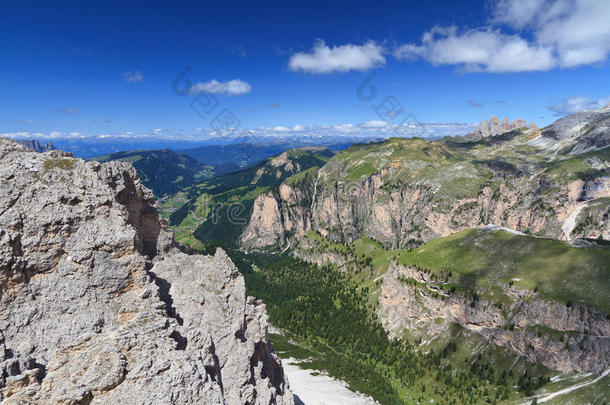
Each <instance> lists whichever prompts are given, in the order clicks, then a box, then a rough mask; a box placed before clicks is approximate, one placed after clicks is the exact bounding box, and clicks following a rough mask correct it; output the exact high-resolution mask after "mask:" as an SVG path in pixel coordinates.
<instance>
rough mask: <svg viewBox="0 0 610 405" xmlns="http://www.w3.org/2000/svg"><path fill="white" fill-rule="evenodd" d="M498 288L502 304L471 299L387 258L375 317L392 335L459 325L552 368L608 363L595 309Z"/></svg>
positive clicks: (607, 323) (597, 368)
mask: <svg viewBox="0 0 610 405" xmlns="http://www.w3.org/2000/svg"><path fill="white" fill-rule="evenodd" d="M409 281H411V282H410V283H409ZM502 291H503V293H504V294H506V300H505V301H506V302H505V303H503V304H499V303H492V302H490V301H488V300H486V299H476V300H474V299H473V298H472V297H469V296H467V295H465V294H462V293H449V292H446V291H443V290H441V289H440V288H439V286H438V283H434V282H433V281H432V280H431V278H430V275H429V274H427V273H425V272H422V271H418V270H417V269H414V268H410V267H407V266H402V265H399V264H396V263H392V264H391V265H390V267H389V269H388V271H387V272H386V273H385V275H384V276H383V282H382V284H381V295H380V298H379V302H380V315H381V316H380V317H381V320H382V322H383V324H384V327H385V328H386V329H387V330H388V331H389V332H390V335H391V336H394V337H398V336H401V334H402V333H404V332H405V331H415V332H416V333H420V334H423V335H424V336H436V335H439V334H442V333H444V332H447V331H448V330H449V328H450V325H451V324H459V325H460V326H461V327H462V328H465V329H467V330H470V331H473V332H475V333H478V334H480V335H481V336H483V337H484V338H485V339H486V340H487V341H489V342H492V343H494V344H496V345H499V346H503V347H505V348H507V349H508V350H510V351H512V352H514V353H516V354H518V355H519V356H523V357H524V358H526V359H527V360H528V361H530V362H537V363H540V364H543V365H545V366H546V367H549V368H550V369H553V370H558V371H563V372H571V371H579V372H596V373H597V372H601V371H603V370H605V369H606V368H607V367H608V365H609V364H608V359H610V341H608V335H610V320H608V319H607V318H606V317H605V316H604V315H603V314H601V313H600V312H599V311H597V310H595V309H593V308H590V307H587V306H586V305H584V304H576V305H573V306H566V305H564V304H560V303H558V302H555V301H549V300H546V299H543V298H542V297H541V296H540V295H539V294H536V293H534V292H532V291H529V290H523V289H519V288H517V287H515V286H510V285H504V286H503V288H502Z"/></svg>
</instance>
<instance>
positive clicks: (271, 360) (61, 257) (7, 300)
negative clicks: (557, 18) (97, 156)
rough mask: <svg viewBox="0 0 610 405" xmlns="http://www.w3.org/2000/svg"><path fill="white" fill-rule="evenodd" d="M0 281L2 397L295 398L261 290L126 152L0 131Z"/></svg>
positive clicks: (74, 400)
mask: <svg viewBox="0 0 610 405" xmlns="http://www.w3.org/2000/svg"><path fill="white" fill-rule="evenodd" d="M0 294H1V296H0V300H1V304H0V368H1V370H2V373H0V397H1V398H2V400H3V402H4V403H15V404H17V403H62V404H88V403H108V404H116V403H149V404H165V403H183V404H186V403H205V404H274V403H275V404H292V403H293V397H292V394H291V392H290V389H289V387H288V383H287V381H286V379H285V378H284V375H283V370H282V366H281V362H280V360H279V358H278V357H277V356H276V355H275V353H274V352H273V350H272V348H271V345H270V342H269V340H268V337H267V326H268V323H267V315H266V311H265V306H264V304H263V303H262V302H260V301H256V300H254V299H252V298H251V297H246V295H245V285H244V280H243V278H242V277H241V275H240V274H239V272H238V271H237V269H236V268H235V266H234V265H233V264H232V262H231V261H230V259H229V258H228V257H227V256H226V254H225V253H224V252H223V251H222V250H218V251H217V252H216V255H215V256H187V255H185V254H182V253H179V252H178V251H177V249H175V248H174V247H173V240H172V238H171V235H170V234H169V233H168V232H166V231H165V229H164V226H163V224H162V223H161V222H160V221H159V217H158V215H157V211H156V208H155V205H154V199H153V196H152V193H151V192H150V190H148V189H147V188H145V187H143V186H142V185H141V183H140V180H139V179H138V177H137V175H136V173H135V170H134V169H133V167H132V166H130V165H128V164H126V163H121V162H111V163H107V164H100V163H97V162H84V161H82V160H79V159H73V158H72V157H71V156H70V155H68V154H65V153H62V152H57V151H54V152H47V153H43V154H38V153H34V152H31V151H30V150H28V149H27V148H26V147H25V146H21V145H18V144H16V143H14V142H12V141H8V140H4V139H0Z"/></svg>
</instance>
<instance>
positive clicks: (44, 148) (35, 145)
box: [15, 139, 57, 153]
mask: <svg viewBox="0 0 610 405" xmlns="http://www.w3.org/2000/svg"><path fill="white" fill-rule="evenodd" d="M15 142H17V143H20V144H21V145H25V146H27V147H28V148H30V149H32V150H33V151H34V152H39V153H44V152H50V151H52V150H56V149H57V148H56V147H55V146H54V145H53V144H52V143H51V142H47V143H45V144H44V145H42V144H40V142H38V141H37V140H36V139H32V140H27V141H15Z"/></svg>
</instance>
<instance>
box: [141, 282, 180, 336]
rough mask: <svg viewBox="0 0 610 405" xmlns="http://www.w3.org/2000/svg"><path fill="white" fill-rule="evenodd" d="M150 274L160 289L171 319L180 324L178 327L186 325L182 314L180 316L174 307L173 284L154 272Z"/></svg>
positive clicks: (160, 296) (160, 295)
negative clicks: (171, 291) (171, 290)
mask: <svg viewBox="0 0 610 405" xmlns="http://www.w3.org/2000/svg"><path fill="white" fill-rule="evenodd" d="M148 274H150V275H151V277H152V279H153V280H154V282H155V284H156V285H157V287H159V298H161V301H163V302H164V303H165V310H166V311H167V314H168V315H169V316H170V317H172V318H174V319H175V320H176V321H177V322H178V325H180V326H182V325H183V324H184V319H182V317H181V316H180V314H178V312H177V311H176V307H174V299H173V298H172V295H171V294H170V292H169V291H170V289H171V288H172V285H171V283H170V282H168V281H167V280H164V279H162V278H160V277H157V275H156V274H155V273H153V272H152V271H149V272H148Z"/></svg>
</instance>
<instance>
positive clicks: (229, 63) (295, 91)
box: [0, 0, 610, 138]
mask: <svg viewBox="0 0 610 405" xmlns="http://www.w3.org/2000/svg"><path fill="white" fill-rule="evenodd" d="M608 21H610V2H607V1H598V0H595V1H593V0H529V1H525V0H498V1H487V2H455V1H439V2H421V1H417V2H405V1H400V2H398V1H397V2H385V1H378V2H370V1H366V2H364V1H363V2H358V1H350V2H322V1H320V2H317V1H313V2H303V3H302V4H300V5H297V4H293V2H272V1H267V2H252V1H249V2H213V3H212V2H169V1H157V2H125V1H122V2H114V1H105V2H100V3H94V2H61V4H60V5H53V4H50V3H49V2H42V1H41V2H30V1H21V2H11V3H5V4H3V6H2V8H1V10H0V61H1V64H0V69H1V73H2V74H1V75H0V90H1V94H2V95H3V97H0V134H5V135H12V136H15V137H18V136H21V137H33V136H35V137H39V138H44V137H48V136H55V137H60V136H70V134H72V136H76V134H79V135H78V136H99V135H114V136H142V135H144V134H145V135H151V136H158V137H191V138H193V137H194V138H197V137H203V136H209V135H210V133H214V128H217V124H214V123H213V120H214V118H216V116H217V115H218V113H220V112H222V111H225V109H226V110H227V111H230V113H231V114H232V117H233V118H235V119H236V120H237V121H234V122H236V123H239V128H240V130H242V129H245V128H251V129H257V128H258V129H260V128H265V129H264V130H265V131H271V132H273V131H276V132H278V133H286V132H290V131H301V132H302V131H309V130H312V131H313V130H314V129H315V130H317V131H318V132H320V133H328V134H333V133H335V132H334V131H341V129H343V130H347V131H349V128H360V129H366V130H367V131H377V130H379V128H381V127H382V124H381V123H380V122H379V121H381V120H383V119H384V117H383V116H382V114H380V113H379V111H380V110H379V107H380V106H382V105H385V104H387V102H388V101H387V100H391V102H392V103H394V105H395V106H396V103H399V105H400V106H401V107H402V110H401V111H400V115H401V117H402V116H404V117H408V120H412V121H414V122H418V123H424V124H431V123H436V124H435V125H436V126H434V125H430V128H432V129H431V130H430V131H431V132H430V133H429V134H428V135H431V134H432V133H433V132H435V131H438V130H439V129H438V128H444V129H445V130H447V131H449V132H451V131H454V132H456V133H460V132H463V131H465V129H464V128H467V126H464V125H463V124H471V123H476V122H479V121H481V120H483V119H485V118H488V117H489V116H490V115H492V114H496V115H499V116H501V117H503V116H508V117H509V118H511V119H514V118H517V117H522V118H524V119H526V120H527V121H534V122H536V123H538V124H539V125H546V124H548V123H550V122H552V121H553V120H555V119H556V118H557V117H558V115H561V114H564V113H567V112H572V111H576V110H579V109H583V108H598V107H599V106H601V105H602V104H605V103H607V102H609V101H610V99H609V98H608V97H609V95H610V91H609V89H610V65H609V63H608V54H609V53H610V28H609V27H610V24H608ZM187 68H188V70H186V69H187ZM181 73H186V75H185V76H183V78H184V77H186V78H188V80H190V83H191V87H190V91H189V93H188V94H184V95H177V94H176V93H175V92H174V91H173V90H172V82H173V81H174V80H175V79H176V78H177V77H178V76H179V75H180V74H181ZM367 78H368V79H370V80H371V81H370V83H371V84H372V85H373V86H375V89H376V97H374V98H373V99H371V100H368V99H363V98H362V97H358V95H357V94H358V93H357V89H358V86H359V85H360V84H361V83H362V82H363V80H366V79H367ZM181 83H182V84H184V82H183V81H181ZM198 96H202V97H204V98H206V97H213V98H214V103H217V107H216V108H215V109H214V110H213V111H212V112H210V113H209V114H201V115H203V117H202V116H201V115H200V114H197V113H196V112H195V111H194V110H193V108H191V106H190V104H191V102H193V100H194V99H195V98H196V97H198ZM388 97H390V98H389V99H388ZM385 111H387V109H386V110H385ZM387 117H388V116H387V115H386V116H385V118H387ZM390 118H391V116H390ZM400 119H401V120H402V118H400ZM405 122H407V121H405ZM408 122H411V121H408ZM363 123H369V124H364V125H363ZM452 123H459V124H462V125H453V124H452ZM235 125H236V126H237V124H235ZM346 125H347V126H346ZM350 125H352V126H353V127H350ZM451 125H453V126H451ZM274 128H275V130H274ZM260 130H261V131H262V130H263V129H260ZM441 132H442V131H441ZM19 134H20V135H19Z"/></svg>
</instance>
